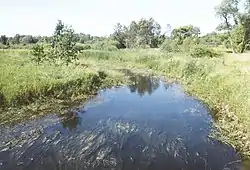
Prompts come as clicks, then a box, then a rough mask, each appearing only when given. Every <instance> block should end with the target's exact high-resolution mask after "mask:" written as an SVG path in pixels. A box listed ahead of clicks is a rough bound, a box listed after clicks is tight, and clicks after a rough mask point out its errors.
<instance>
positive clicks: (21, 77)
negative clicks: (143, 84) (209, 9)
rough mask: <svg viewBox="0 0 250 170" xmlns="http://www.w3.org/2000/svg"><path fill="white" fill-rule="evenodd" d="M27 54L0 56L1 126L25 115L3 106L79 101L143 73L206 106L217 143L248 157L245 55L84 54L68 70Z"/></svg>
mask: <svg viewBox="0 0 250 170" xmlns="http://www.w3.org/2000/svg"><path fill="white" fill-rule="evenodd" d="M29 55H30V54H29V52H28V51H25V50H22V51H17V50H16V51H13V50H7V51H6V50H5V51H1V52H0V101H1V105H2V108H5V109H3V110H2V112H3V113H2V114H1V115H0V121H1V122H5V123H6V122H9V120H13V119H14V120H19V119H21V117H23V114H27V112H26V111H25V112H20V111H17V110H15V109H14V110H15V111H9V110H13V109H9V110H8V109H7V110H8V111H6V108H10V107H12V108H13V107H14V108H16V107H17V106H19V107H20V106H23V105H27V106H30V105H32V103H34V102H36V101H48V100H49V99H57V100H65V99H69V100H73V99H77V98H78V99H79V98H83V96H85V97H86V96H88V95H89V94H94V92H96V91H97V90H98V89H99V88H100V87H103V86H104V85H111V84H117V83H119V82H122V81H123V78H122V77H123V75H122V74H121V73H120V72H119V71H117V70H119V69H131V70H132V71H134V72H140V71H142V72H145V71H147V72H149V73H154V74H157V75H158V74H159V75H164V76H165V77H166V79H175V80H177V81H179V82H180V83H181V84H182V85H183V87H184V88H185V89H186V90H187V92H188V93H190V94H192V95H194V96H196V97H197V98H199V99H201V100H202V101H204V102H205V103H206V104H208V106H209V107H210V109H211V110H212V114H213V116H214V117H215V120H216V125H217V126H218V128H219V130H220V132H221V133H220V138H221V140H223V141H224V142H226V143H228V144H230V145H232V146H234V147H235V148H236V149H237V150H238V151H239V152H240V153H242V155H244V156H247V157H250V123H249V122H250V118H249V114H250V86H249V84H250V54H243V55H236V54H235V55H234V54H226V53H225V54H224V56H222V57H219V58H192V57H189V56H188V55H185V54H183V53H173V54H166V53H164V52H161V51H160V50H158V49H151V50H119V51H113V52H108V51H91V50H89V51H84V52H83V53H81V54H79V57H80V60H79V63H78V64H73V65H71V66H69V67H67V66H60V67H59V66H58V67H55V66H53V65H49V64H48V63H44V64H41V65H39V66H36V65H35V64H34V63H31V62H30V60H29ZM98 71H102V72H101V74H100V73H98ZM103 72H104V73H105V75H106V76H107V78H106V79H104V77H103ZM49 101H50V100H49ZM4 106H5V107H4ZM35 108H36V107H35ZM34 110H36V109H34ZM6 115H8V116H6ZM30 116H31V115H29V116H28V117H30ZM25 117H27V116H25Z"/></svg>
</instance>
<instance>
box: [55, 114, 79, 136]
mask: <svg viewBox="0 0 250 170" xmlns="http://www.w3.org/2000/svg"><path fill="white" fill-rule="evenodd" d="M58 117H61V124H62V126H63V127H64V128H67V129H68V130H69V131H72V130H74V129H76V128H77V125H79V124H81V118H80V117H79V116H78V115H77V113H76V112H73V111H69V112H67V113H66V114H64V115H58Z"/></svg>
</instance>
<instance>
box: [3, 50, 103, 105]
mask: <svg viewBox="0 0 250 170" xmlns="http://www.w3.org/2000/svg"><path fill="white" fill-rule="evenodd" d="M29 55H30V54H29V52H28V51H12V50H7V51H1V53H0V96H1V97H0V100H1V105H2V106H8V107H9V106H20V105H26V104H29V103H32V102H34V101H36V100H38V99H43V98H46V97H51V98H57V99H68V98H72V97H74V96H79V95H81V94H84V95H88V94H92V93H94V92H96V90H97V89H98V88H99V87H100V86H101V85H102V83H103V80H104V79H105V78H106V77H105V76H101V75H100V74H99V73H98V72H97V71H96V70H93V69H90V68H86V66H85V65H81V64H78V65H71V66H54V65H50V64H49V63H44V64H42V65H36V64H35V63H32V62H30V59H29Z"/></svg>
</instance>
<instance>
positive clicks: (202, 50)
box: [190, 45, 221, 58]
mask: <svg viewBox="0 0 250 170" xmlns="http://www.w3.org/2000/svg"><path fill="white" fill-rule="evenodd" d="M190 55H191V56H192V57H194V58H203V57H209V58H213V57H219V56H220V55H221V54H219V53H217V52H216V51H215V50H213V49H212V48H209V47H206V46H203V45H197V46H195V47H193V48H192V49H191V50H190Z"/></svg>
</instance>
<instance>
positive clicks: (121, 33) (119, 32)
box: [112, 23, 127, 48]
mask: <svg viewBox="0 0 250 170" xmlns="http://www.w3.org/2000/svg"><path fill="white" fill-rule="evenodd" d="M114 30H115V31H114V33H113V35H112V37H113V39H114V40H115V41H117V42H118V43H119V44H118V47H117V48H126V38H127V28H126V26H124V25H121V24H120V23H117V24H116V26H115V29H114Z"/></svg>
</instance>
